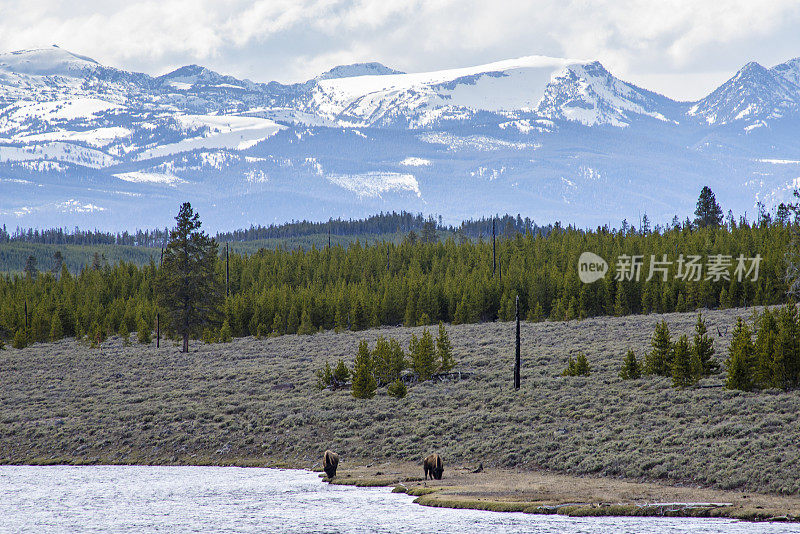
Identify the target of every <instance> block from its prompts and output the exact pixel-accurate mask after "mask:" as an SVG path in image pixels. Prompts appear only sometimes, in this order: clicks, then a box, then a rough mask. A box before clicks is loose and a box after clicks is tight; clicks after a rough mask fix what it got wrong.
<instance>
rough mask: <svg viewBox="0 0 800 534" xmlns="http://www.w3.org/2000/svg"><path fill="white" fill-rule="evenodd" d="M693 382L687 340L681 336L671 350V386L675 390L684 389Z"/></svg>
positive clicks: (693, 376)
mask: <svg viewBox="0 0 800 534" xmlns="http://www.w3.org/2000/svg"><path fill="white" fill-rule="evenodd" d="M695 382H696V378H695V373H694V372H693V369H692V353H691V350H690V349H689V340H688V339H687V338H686V336H685V335H683V336H681V337H680V338H678V341H676V342H675V345H674V346H673V349H672V385H673V386H674V387H676V388H685V387H689V386H691V385H693V384H694V383H695Z"/></svg>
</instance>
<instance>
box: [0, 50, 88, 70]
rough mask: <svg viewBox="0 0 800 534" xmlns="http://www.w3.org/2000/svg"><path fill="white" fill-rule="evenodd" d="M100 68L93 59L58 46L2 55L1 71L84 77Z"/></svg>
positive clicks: (0, 57)
mask: <svg viewBox="0 0 800 534" xmlns="http://www.w3.org/2000/svg"><path fill="white" fill-rule="evenodd" d="M98 67H100V64H99V63H98V62H96V61H95V60H93V59H92V58H89V57H86V56H81V55H78V54H73V53H72V52H69V51H67V50H63V49H61V48H59V47H58V46H56V45H53V46H51V47H48V48H35V49H29V50H17V51H14V52H9V53H6V54H0V70H4V71H7V72H13V73H17V74H28V75H35V76H73V77H75V76H83V75H84V74H86V72H88V71H91V70H94V69H96V68H98Z"/></svg>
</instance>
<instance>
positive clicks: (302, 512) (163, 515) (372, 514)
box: [0, 466, 800, 534]
mask: <svg viewBox="0 0 800 534" xmlns="http://www.w3.org/2000/svg"><path fill="white" fill-rule="evenodd" d="M412 501H413V497H409V496H408V495H403V494H393V493H391V489H390V488H354V487H350V486H331V485H329V484H324V483H322V482H321V481H320V479H319V476H318V475H317V474H316V473H312V472H308V471H296V470H279V469H243V468H237V467H147V466H81V467H71V466H50V467H33V466H4V467H0V532H15V533H16V532H81V533H83V532H130V533H133V532H136V533H140V532H145V533H150V532H170V533H172V532H237V533H239V532H243V533H251V532H252V533H255V532H259V533H263V532H289V533H316V532H319V533H322V532H326V533H327V532H348V533H351V532H352V533H367V532H369V533H372V532H387V533H388V532H392V533H394V532H400V533H406V532H407V533H412V532H414V533H416V532H430V533H437V534H438V533H453V534H456V533H458V534H463V533H467V532H509V533H522V532H525V533H537V534H538V533H542V534H544V533H547V534H556V533H567V534H578V533H580V534H583V533H598V534H607V533H648V534H672V533H734V534H735V533H756V534H758V533H770V534H772V533H775V534H781V533H788V532H797V533H800V525H796V524H783V523H746V522H737V521H731V520H727V519H683V518H634V517H600V518H569V517H562V516H541V515H528V514H522V513H498V512H483V511H479V510H450V509H445V508H428V507H424V506H419V505H416V504H413V503H412Z"/></svg>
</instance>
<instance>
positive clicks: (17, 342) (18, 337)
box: [11, 328, 30, 349]
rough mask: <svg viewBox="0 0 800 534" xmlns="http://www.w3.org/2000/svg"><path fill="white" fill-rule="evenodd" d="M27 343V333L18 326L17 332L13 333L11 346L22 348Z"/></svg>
mask: <svg viewBox="0 0 800 534" xmlns="http://www.w3.org/2000/svg"><path fill="white" fill-rule="evenodd" d="M29 343H30V341H29V339H28V333H27V332H26V331H25V329H24V328H20V329H19V330H17V333H16V334H14V340H13V341H12V342H11V346H12V347H14V348H15V349H24V348H25V347H27V346H28V344H29Z"/></svg>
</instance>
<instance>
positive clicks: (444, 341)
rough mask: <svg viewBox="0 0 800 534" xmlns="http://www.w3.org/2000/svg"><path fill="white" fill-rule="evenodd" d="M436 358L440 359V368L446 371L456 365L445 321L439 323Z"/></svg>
mask: <svg viewBox="0 0 800 534" xmlns="http://www.w3.org/2000/svg"><path fill="white" fill-rule="evenodd" d="M436 359H437V360H438V361H439V369H440V370H441V371H442V372H443V373H446V372H448V371H450V370H451V369H453V367H455V366H456V362H455V360H454V359H453V347H452V345H451V344H450V336H449V335H448V334H447V330H445V327H444V323H441V322H440V323H439V335H438V336H436Z"/></svg>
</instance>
